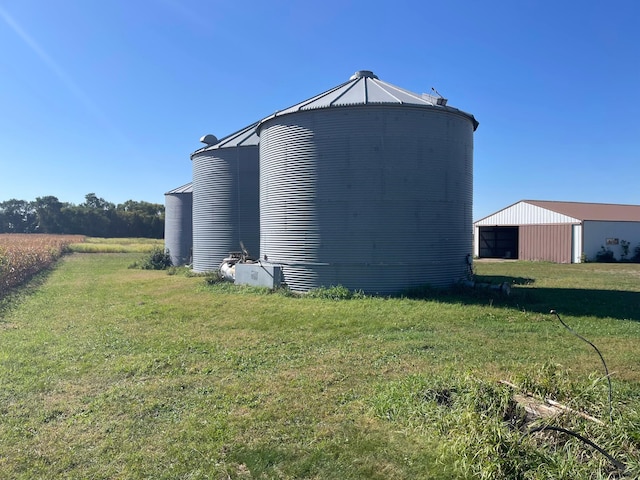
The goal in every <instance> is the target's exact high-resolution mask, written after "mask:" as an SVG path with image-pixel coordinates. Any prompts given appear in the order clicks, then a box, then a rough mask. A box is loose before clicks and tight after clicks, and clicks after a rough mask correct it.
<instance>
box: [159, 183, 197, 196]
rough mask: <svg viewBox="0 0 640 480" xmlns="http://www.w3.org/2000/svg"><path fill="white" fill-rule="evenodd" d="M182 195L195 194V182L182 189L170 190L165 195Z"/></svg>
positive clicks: (183, 186)
mask: <svg viewBox="0 0 640 480" xmlns="http://www.w3.org/2000/svg"><path fill="white" fill-rule="evenodd" d="M181 193H193V182H189V183H187V184H185V185H182V186H181V187H178V188H174V189H173V190H169V191H168V192H167V193H165V195H176V194H181Z"/></svg>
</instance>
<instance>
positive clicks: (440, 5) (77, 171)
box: [0, 0, 640, 219]
mask: <svg viewBox="0 0 640 480" xmlns="http://www.w3.org/2000/svg"><path fill="white" fill-rule="evenodd" d="M639 23H640V2H637V1H636V0H611V1H610V2H606V3H605V2H602V1H597V2H596V1H593V0H583V1H579V2H578V1H572V0H564V1H557V0H556V1H546V0H543V1H526V0H524V1H513V0H511V1H507V0H505V1H493V0H486V1H482V2H479V1H461V0H458V1H456V0H450V1H431V2H429V1H424V0H419V1H403V0H397V1H393V2H382V1H380V2H375V1H368V2H365V1H360V0H354V1H350V0H337V1H334V0H326V1H322V2H318V1H315V0H307V1H304V2H303V1H293V0H289V1H284V0H282V1H278V0H274V1H264V0H263V1H252V0H248V1H244V2H230V1H224V2H222V1H203V0H109V1H104V0H100V1H98V0H56V1H45V0H0V201H2V200H8V199H10V198H18V199H22V200H34V199H35V198H36V197H39V196H45V195H55V196H57V197H58V198H59V199H60V200H61V201H64V202H72V203H76V204H77V203H81V202H83V201H84V196H85V194H87V193H90V192H92V193H96V194H97V195H98V196H100V197H103V198H105V199H106V200H108V201H111V202H114V203H122V202H124V201H126V200H129V199H132V200H145V201H149V202H156V203H164V193H165V192H166V191H168V190H170V189H172V188H174V187H178V186H180V185H182V184H184V183H187V182H189V181H190V180H191V161H190V158H189V155H190V154H191V153H192V152H193V151H194V150H196V149H197V148H199V147H200V146H201V144H200V143H199V141H198V140H199V138H200V137H201V136H202V135H204V134H206V133H213V134H215V135H216V136H218V137H219V138H221V137H223V136H225V135H228V134H230V133H233V132H235V131H236V130H238V129H240V128H242V127H244V126H247V125H249V124H250V123H252V122H254V121H256V120H258V119H260V118H262V117H265V116H267V115H269V114H271V113H273V112H274V111H276V110H280V109H283V108H286V107H288V106H290V105H293V104H295V103H298V102H300V101H302V100H304V99H307V98H309V97H311V96H314V95H316V94H318V93H320V92H323V91H325V90H327V89H329V88H332V87H334V86H336V85H338V84H340V83H342V82H344V81H346V80H347V79H348V78H349V76H351V75H352V74H353V73H354V72H355V71H356V70H373V71H374V72H375V73H376V74H377V75H378V76H379V77H380V79H382V80H384V81H386V82H389V83H392V84H394V85H397V86H400V87H402V88H405V89H407V90H410V91H413V92H416V93H422V92H429V91H430V90H431V87H435V88H436V89H437V90H438V91H439V92H440V93H441V94H443V95H444V96H445V97H447V98H448V99H449V105H451V106H454V107H457V108H460V109H462V110H464V111H467V112H469V113H472V114H473V115H474V116H475V117H476V118H477V119H478V121H479V122H480V126H479V127H478V130H477V131H476V133H475V153H474V219H479V218H481V217H484V216H486V215H489V214H491V213H493V212H494V211H496V210H498V209H500V208H503V207H505V206H507V205H510V204H512V203H514V202H516V201H518V200H521V199H537V200H562V201H584V202H603V203H626V204H640V188H639V183H640V121H639V117H638V113H639V112H640V28H638V24H639Z"/></svg>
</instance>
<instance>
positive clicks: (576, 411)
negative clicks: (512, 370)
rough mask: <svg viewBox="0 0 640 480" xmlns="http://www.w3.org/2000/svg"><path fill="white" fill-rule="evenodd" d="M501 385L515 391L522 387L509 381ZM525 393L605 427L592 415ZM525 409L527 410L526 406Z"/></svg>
mask: <svg viewBox="0 0 640 480" xmlns="http://www.w3.org/2000/svg"><path fill="white" fill-rule="evenodd" d="M500 383H502V384H503V385H507V386H508V387H511V388H513V389H514V390H520V387H518V386H517V385H515V384H513V383H511V382H509V381H507V380H500ZM524 393H525V394H526V395H528V396H529V397H531V398H535V399H537V400H539V401H541V402H544V403H546V404H547V405H551V406H552V407H555V408H557V409H560V410H563V411H565V412H569V413H572V414H574V415H577V416H579V417H582V418H584V419H585V420H589V421H591V422H594V423H597V424H598V425H604V422H603V421H602V420H600V419H598V418H595V417H592V416H591V415H589V414H587V413H584V412H581V411H579V410H575V409H573V408H571V407H568V406H566V405H563V404H562V403H560V402H556V401H555V400H552V399H550V398H544V399H543V398H540V397H539V396H537V395H534V394H533V393H531V392H524ZM525 409H526V406H525ZM530 410H531V413H533V414H535V415H538V416H541V415H540V414H539V413H538V412H537V411H536V410H534V409H530ZM527 411H529V410H527Z"/></svg>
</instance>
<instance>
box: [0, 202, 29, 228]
mask: <svg viewBox="0 0 640 480" xmlns="http://www.w3.org/2000/svg"><path fill="white" fill-rule="evenodd" d="M36 220H37V219H36V212H35V210H34V208H33V206H32V204H31V202H27V201H25V200H16V199H15V198H12V199H11V200H7V201H5V202H0V233H30V232H34V231H35V229H36V225H37V223H36Z"/></svg>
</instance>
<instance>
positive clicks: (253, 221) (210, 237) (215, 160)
mask: <svg viewBox="0 0 640 480" xmlns="http://www.w3.org/2000/svg"><path fill="white" fill-rule="evenodd" d="M192 161H193V270H194V271H196V272H211V271H214V270H216V269H217V268H218V267H219V266H220V263H221V262H222V260H223V259H224V258H225V257H227V256H228V255H229V252H237V251H240V242H241V241H242V242H243V243H244V245H245V247H246V248H247V250H248V251H249V253H250V254H252V255H256V256H257V255H258V252H259V246H260V210H259V208H260V205H259V195H258V192H259V184H258V182H259V178H258V176H259V170H258V147H257V145H252V146H246V147H229V148H219V149H212V150H208V151H204V152H202V153H200V154H197V155H194V156H193V158H192Z"/></svg>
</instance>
